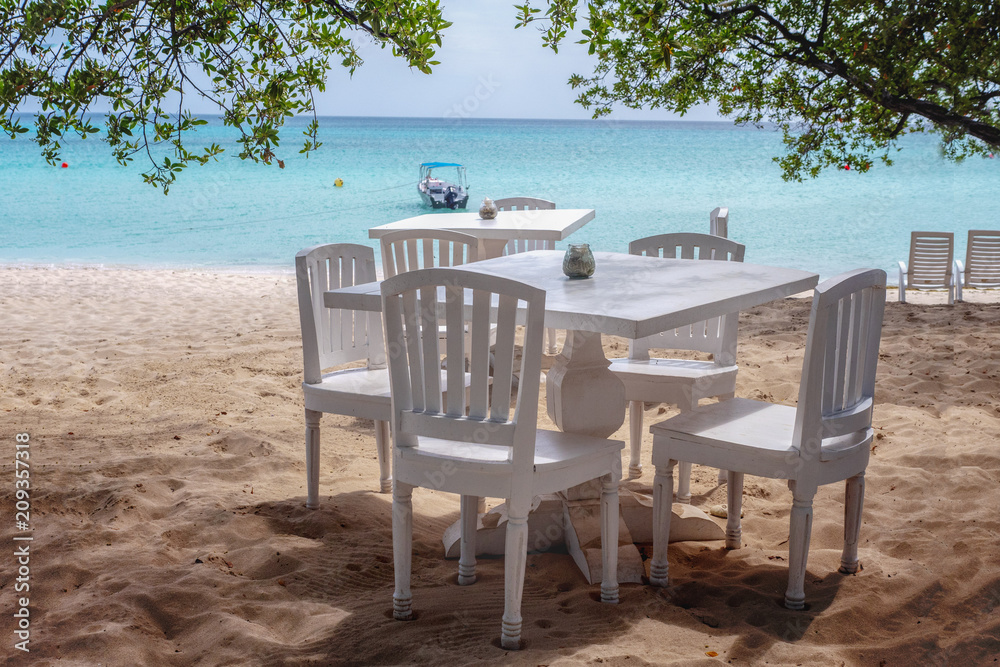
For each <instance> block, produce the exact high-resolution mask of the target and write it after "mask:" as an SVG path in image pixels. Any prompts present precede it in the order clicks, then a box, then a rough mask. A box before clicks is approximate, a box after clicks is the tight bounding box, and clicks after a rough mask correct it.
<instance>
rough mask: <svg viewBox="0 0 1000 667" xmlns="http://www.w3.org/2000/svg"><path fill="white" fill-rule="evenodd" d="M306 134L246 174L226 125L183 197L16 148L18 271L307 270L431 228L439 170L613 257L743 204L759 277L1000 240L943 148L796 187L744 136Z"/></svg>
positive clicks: (540, 124) (472, 127)
mask: <svg viewBox="0 0 1000 667" xmlns="http://www.w3.org/2000/svg"><path fill="white" fill-rule="evenodd" d="M305 123H306V121H305V120H301V119H295V120H293V121H292V122H290V123H289V125H288V126H287V128H286V131H285V134H284V142H283V145H282V148H281V149H280V150H279V157H281V158H282V159H284V161H285V165H286V167H285V169H283V170H281V169H278V168H277V167H276V166H271V167H267V166H264V165H256V164H253V163H248V162H243V161H240V160H239V159H238V158H237V157H236V153H237V152H238V150H237V146H236V143H235V139H236V135H235V133H234V132H233V131H232V130H230V129H228V128H225V127H223V126H222V125H221V124H220V123H217V122H215V123H210V124H209V125H208V126H205V127H203V128H202V129H201V130H200V131H199V132H198V133H197V135H194V136H193V137H191V138H190V139H189V140H188V141H190V144H189V146H190V147H194V146H200V145H202V144H201V143H196V142H204V145H208V144H209V143H211V142H217V143H219V144H222V145H223V146H225V147H227V148H229V149H230V150H227V152H226V155H225V156H224V157H222V158H221V159H220V160H219V161H218V162H217V163H212V164H210V165H208V166H205V167H191V168H189V169H188V170H187V171H186V172H185V173H183V174H182V175H181V177H180V180H179V182H178V183H176V184H175V185H174V186H173V187H172V188H171V190H170V194H169V195H168V196H164V195H163V194H162V193H161V192H160V191H159V190H157V189H155V188H153V187H151V186H149V185H145V184H144V183H143V182H142V180H141V178H140V171H141V169H143V168H144V167H143V166H142V164H141V161H140V156H137V160H136V163H135V166H132V167H129V168H123V167H120V166H118V165H117V163H115V162H114V160H113V159H112V158H111V156H110V152H109V151H108V149H107V146H106V145H105V144H103V143H102V142H101V141H100V140H99V139H94V138H91V139H87V140H86V141H81V140H73V141H69V142H68V145H67V147H66V150H65V152H64V154H63V160H65V161H66V162H67V163H68V165H69V167H68V168H66V169H61V168H56V167H50V166H48V165H47V164H45V162H44V161H43V160H42V159H41V157H40V156H39V153H38V149H37V147H36V146H35V144H34V143H32V142H31V141H30V140H28V139H25V138H19V139H17V140H13V141H10V140H6V139H4V140H0V263H3V264H55V265H81V264H83V265H104V266H142V267H223V268H236V269H250V270H258V269H259V270H270V269H273V268H279V269H282V270H290V269H291V267H292V264H293V261H294V259H293V258H294V255H295V253H296V252H297V251H298V250H300V249H302V248H304V247H308V246H310V245H315V244H317V243H326V242H334V241H339V242H354V243H366V244H371V245H373V247H374V242H373V241H371V240H370V239H368V235H367V229H368V228H369V227H372V226H375V225H380V224H383V223H386V222H392V221H394V220H399V219H402V218H407V217H410V216H414V215H419V214H420V213H422V212H426V211H427V210H428V209H425V208H424V207H423V206H422V204H421V203H420V200H419V197H418V196H417V192H416V180H417V171H418V164H419V163H420V162H424V161H430V160H442V161H457V162H461V163H463V164H465V165H466V167H467V169H468V174H469V183H470V185H471V193H472V196H471V199H470V207H472V206H473V205H475V206H476V207H478V203H479V202H480V201H481V200H482V197H483V196H490V197H493V198H498V197H506V196H515V195H530V196H537V197H542V198H545V199H551V200H553V201H555V202H556V203H557V205H558V206H559V207H560V208H594V209H596V212H597V216H596V218H595V220H594V221H593V222H591V223H590V224H588V225H587V226H586V227H584V228H583V229H581V230H580V231H578V232H577V233H576V234H574V235H573V237H572V240H574V241H578V242H589V243H590V244H591V246H592V247H593V248H595V249H599V250H613V251H625V250H626V249H627V246H628V242H629V241H630V240H632V239H635V238H639V237H642V236H647V235H650V234H656V233H661V232H668V231H704V232H707V231H708V214H709V211H711V209H713V208H714V207H716V206H727V207H729V210H730V220H729V235H730V236H731V237H732V238H735V239H736V240H738V241H740V242H742V243H745V244H746V245H747V254H746V260H747V261H748V262H754V263H760V264H773V265H779V266H788V267H797V268H803V269H809V270H813V271H818V272H819V273H820V274H821V275H822V276H823V277H829V276H831V275H834V274H835V273H838V272H840V271H843V270H847V269H851V268H856V267H859V266H875V267H881V268H884V269H886V270H887V271H889V276H890V281H893V280H895V263H896V261H897V260H900V259H906V255H907V252H908V247H909V233H910V231H913V230H940V231H953V232H955V237H956V256H957V257H961V258H964V252H965V235H966V231H967V230H968V229H970V228H975V229H983V228H987V229H988V228H994V229H995V228H998V227H1000V214H998V213H997V212H996V205H995V203H996V202H997V201H998V200H1000V159H997V160H988V159H985V160H984V159H973V160H968V161H966V162H964V163H961V164H954V163H949V162H946V161H945V160H944V159H942V158H941V157H940V155H939V152H938V149H937V145H936V142H935V141H934V139H933V138H931V137H913V138H908V139H907V140H906V141H905V142H904V144H903V145H904V150H903V151H901V152H900V153H898V155H897V158H896V164H895V165H894V166H893V167H889V168H887V167H883V166H881V165H879V164H876V166H875V167H874V168H873V170H872V171H871V172H869V173H868V174H859V173H857V172H856V171H853V170H852V171H843V170H841V171H835V172H834V171H831V172H828V173H825V174H823V175H822V176H821V177H820V178H818V179H815V180H809V181H806V182H804V183H785V182H784V181H782V180H781V177H780V172H779V169H778V167H777V166H776V165H775V164H773V163H772V161H771V159H770V158H771V157H772V156H774V155H779V154H781V152H782V146H781V142H780V136H779V135H778V134H777V133H775V132H772V131H769V130H755V129H744V128H737V127H734V126H732V125H731V124H729V123H690V122H614V121H611V122H608V121H548V120H546V121H542V120H538V121H531V120H473V119H462V120H457V119H403V118H323V119H321V140H322V141H323V142H324V146H323V147H322V149H320V151H319V152H317V153H315V154H313V155H312V156H311V157H309V158H308V159H306V158H304V157H302V156H300V155H299V154H298V149H299V147H300V146H299V143H298V139H299V137H300V136H301V134H300V132H301V130H302V129H303V128H304V126H305ZM338 177H339V178H342V179H343V180H344V183H345V186H344V187H343V188H335V187H334V186H333V181H334V179H335V178H338ZM376 254H377V253H376Z"/></svg>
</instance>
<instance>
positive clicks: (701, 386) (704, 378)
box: [608, 359, 739, 404]
mask: <svg viewBox="0 0 1000 667" xmlns="http://www.w3.org/2000/svg"><path fill="white" fill-rule="evenodd" d="M610 361H611V366H609V367H608V370H610V371H611V372H612V373H614V374H615V375H617V376H618V379H619V380H621V381H622V382H623V383H624V384H625V400H628V401H646V402H648V403H655V402H668V403H678V404H679V403H680V402H681V401H684V402H685V403H687V402H690V401H692V400H693V401H695V402H697V401H698V400H699V399H702V398H710V397H712V396H721V395H723V394H731V393H733V391H734V389H735V387H736V373H737V372H738V371H739V367H738V366H736V365H732V366H718V365H716V364H715V363H714V362H711V361H697V360H694V359H644V360H638V359H611V360H610Z"/></svg>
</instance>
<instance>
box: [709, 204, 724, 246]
mask: <svg viewBox="0 0 1000 667" xmlns="http://www.w3.org/2000/svg"><path fill="white" fill-rule="evenodd" d="M708 233H709V234H712V235H713V236H722V237H726V238H728V237H729V209H728V208H726V207H724V206H717V207H715V208H713V209H712V212H711V213H709V214H708Z"/></svg>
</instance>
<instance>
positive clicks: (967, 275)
mask: <svg viewBox="0 0 1000 667" xmlns="http://www.w3.org/2000/svg"><path fill="white" fill-rule="evenodd" d="M963 287H978V288H987V289H988V288H995V287H1000V230H997V229H970V230H969V243H968V245H967V246H966V247H965V264H962V261H961V260H958V259H956V260H955V299H956V300H957V301H961V300H962V288H963Z"/></svg>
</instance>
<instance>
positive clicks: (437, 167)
mask: <svg viewBox="0 0 1000 667" xmlns="http://www.w3.org/2000/svg"><path fill="white" fill-rule="evenodd" d="M417 191H418V192H419V193H420V198H421V199H422V200H423V201H424V203H425V204H427V205H428V206H430V207H431V208H452V209H455V208H465V205H466V204H468V203H469V185H468V182H467V181H466V180H465V167H463V166H462V165H460V164H456V163H454V162H424V163H423V164H422V165H420V180H419V181H418V182H417Z"/></svg>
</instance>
